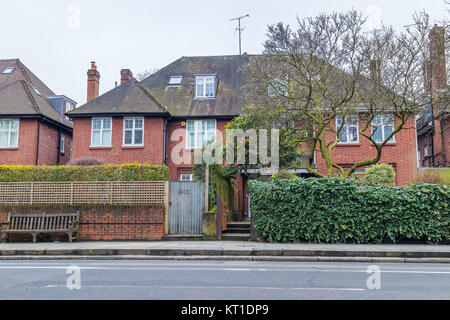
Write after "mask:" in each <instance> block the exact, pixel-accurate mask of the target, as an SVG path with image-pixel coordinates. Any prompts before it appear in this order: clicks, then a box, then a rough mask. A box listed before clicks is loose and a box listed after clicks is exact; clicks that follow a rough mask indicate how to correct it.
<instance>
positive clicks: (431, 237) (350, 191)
mask: <svg viewBox="0 0 450 320" xmlns="http://www.w3.org/2000/svg"><path fill="white" fill-rule="evenodd" d="M449 190H450V187H448V186H446V185H429V184H418V185H410V186H408V187H384V186H364V187H358V186H356V185H355V184H354V183H352V182H351V181H346V180H343V179H335V178H321V179H317V178H309V179H299V180H274V181H272V182H266V183H265V182H260V181H250V185H249V194H250V197H251V211H252V215H253V217H254V221H255V229H256V230H257V232H258V236H259V237H260V238H261V239H263V240H265V241H270V242H299V241H311V242H325V243H348V242H351V243H381V242H383V241H385V240H387V239H390V240H391V241H392V242H394V243H396V242H398V241H399V240H405V239H414V240H426V241H427V242H429V243H440V242H444V241H446V240H449V239H450V238H449V237H450V208H449V204H450V201H449V200H450V197H449V195H450V192H449Z"/></svg>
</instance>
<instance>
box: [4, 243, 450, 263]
mask: <svg viewBox="0 0 450 320" xmlns="http://www.w3.org/2000/svg"><path fill="white" fill-rule="evenodd" d="M38 256H39V257H47V258H50V257H53V258H55V257H60V258H67V257H85V258H86V257H90V258H103V259H105V258H107V257H110V258H111V259H112V258H113V257H115V258H133V257H134V258H140V259H144V258H147V259H150V258H152V259H156V258H161V257H165V259H168V258H169V257H171V258H174V257H175V258H177V259H181V258H182V257H184V259H202V258H205V259H225V258H226V259H232V260H237V259H241V260H290V261H292V260H296V261H299V260H302V259H303V260H308V261H319V260H320V261H379V260H380V259H381V260H383V259H384V260H383V261H392V262H419V261H421V262H450V245H437V246H433V245H388V244H385V245H358V244H291V243H288V244H276V243H260V242H245V241H136V242H131V241H130V242H122V241H120V242H118V241H96V242H94V241H92V242H74V243H66V242H59V243H56V242H47V243H3V244H0V259H12V258H17V257H23V258H30V257H31V258H33V257H34V258H37V257H38ZM424 259H425V260H424ZM427 259H428V260H427Z"/></svg>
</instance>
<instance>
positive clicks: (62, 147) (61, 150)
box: [59, 134, 66, 153]
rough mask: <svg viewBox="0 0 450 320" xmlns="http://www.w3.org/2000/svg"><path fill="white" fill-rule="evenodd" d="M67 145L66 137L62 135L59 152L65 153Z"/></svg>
mask: <svg viewBox="0 0 450 320" xmlns="http://www.w3.org/2000/svg"><path fill="white" fill-rule="evenodd" d="M65 143H66V136H65V135H64V134H61V144H60V146H59V151H60V152H61V153H64V145H65Z"/></svg>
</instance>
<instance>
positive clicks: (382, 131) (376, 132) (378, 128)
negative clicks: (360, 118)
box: [372, 114, 395, 143]
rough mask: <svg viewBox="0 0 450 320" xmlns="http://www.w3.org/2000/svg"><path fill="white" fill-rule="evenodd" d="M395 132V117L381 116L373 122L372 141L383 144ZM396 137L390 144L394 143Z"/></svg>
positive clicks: (390, 115) (390, 140) (389, 115)
mask: <svg viewBox="0 0 450 320" xmlns="http://www.w3.org/2000/svg"><path fill="white" fill-rule="evenodd" d="M392 131H394V115H392V114H379V115H376V116H375V117H374V118H373V120H372V139H373V140H374V141H375V142H378V143H381V142H383V141H384V140H386V138H387V137H388V136H389V135H390V134H391V133H392ZM394 141H395V139H394V136H392V138H391V139H389V141H388V142H394Z"/></svg>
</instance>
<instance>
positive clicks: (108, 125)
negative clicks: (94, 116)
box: [103, 119, 111, 129]
mask: <svg viewBox="0 0 450 320" xmlns="http://www.w3.org/2000/svg"><path fill="white" fill-rule="evenodd" d="M110 128H111V119H103V129H110Z"/></svg>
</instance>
